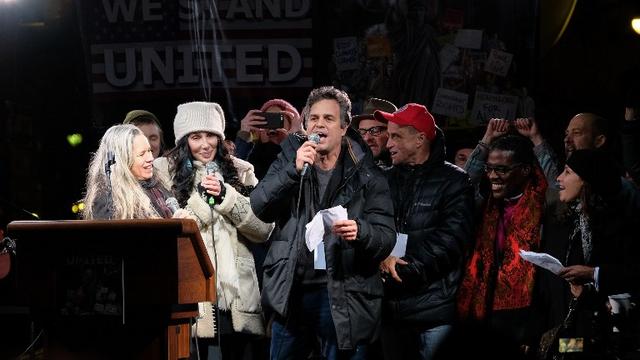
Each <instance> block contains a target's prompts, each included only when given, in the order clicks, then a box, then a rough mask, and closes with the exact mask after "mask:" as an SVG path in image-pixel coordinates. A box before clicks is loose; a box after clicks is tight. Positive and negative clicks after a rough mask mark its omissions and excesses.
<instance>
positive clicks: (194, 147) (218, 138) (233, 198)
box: [154, 102, 273, 360]
mask: <svg viewBox="0 0 640 360" xmlns="http://www.w3.org/2000/svg"><path fill="white" fill-rule="evenodd" d="M224 127H225V120H224V113H223V111H222V109H221V108H220V105H218V104H216V103H208V102H190V103H186V104H182V105H179V106H178V112H177V114H176V117H175V120H174V123H173V130H174V133H175V138H176V140H175V143H176V146H175V147H174V148H173V149H172V150H170V151H169V152H168V153H167V155H166V157H161V158H158V159H156V160H155V161H154V167H155V169H156V171H157V173H158V176H159V178H160V179H161V180H162V181H163V182H164V183H165V184H166V185H167V186H168V187H169V188H170V189H171V191H172V192H173V194H174V195H175V197H176V198H177V199H178V202H179V203H180V206H181V207H184V208H185V209H186V210H187V211H189V212H191V213H192V214H193V215H194V216H195V217H196V218H197V222H198V226H199V228H200V232H201V235H202V239H203V240H204V243H205V245H206V248H207V251H208V253H209V256H210V258H211V262H212V263H213V264H214V267H215V268H216V283H217V294H218V296H217V309H216V307H215V306H214V305H215V304H210V303H204V304H200V315H201V316H200V318H199V319H198V321H197V323H196V325H195V326H194V334H195V335H196V336H197V337H198V338H199V340H198V341H197V342H196V343H197V344H198V347H199V350H200V351H199V352H200V357H201V358H205V359H206V358H209V356H210V355H209V356H208V353H210V352H212V351H214V352H216V353H220V349H219V348H216V347H217V346H218V345H219V344H220V343H222V346H221V348H222V349H221V350H222V355H223V358H224V359H225V360H226V359H236V358H242V356H243V350H244V348H246V347H247V345H248V342H250V341H251V340H252V338H255V335H264V334H265V323H264V317H263V313H262V308H261V305H260V291H259V287H258V280H257V276H256V270H255V264H254V261H253V256H252V254H251V252H250V251H249V250H248V249H247V247H246V241H247V240H249V241H253V242H264V241H266V240H267V239H268V237H269V235H270V233H271V230H272V229H273V225H272V224H266V223H264V222H262V221H260V220H259V219H258V218H257V217H256V216H255V215H254V214H253V211H252V210H251V206H250V204H249V197H248V196H249V193H250V191H251V190H252V189H253V187H254V186H255V185H256V184H257V182H258V180H257V179H256V177H255V175H254V172H253V166H252V165H251V164H249V163H248V162H246V161H243V160H240V159H237V158H235V157H233V156H230V155H229V154H228V152H227V150H226V148H225V146H224ZM214 319H215V320H214ZM214 324H215V325H214ZM214 337H215V338H216V339H215V340H214Z"/></svg>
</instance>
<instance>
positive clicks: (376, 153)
mask: <svg viewBox="0 0 640 360" xmlns="http://www.w3.org/2000/svg"><path fill="white" fill-rule="evenodd" d="M376 110H381V111H385V112H388V113H393V112H395V111H396V110H398V108H397V107H396V106H395V105H393V104H392V103H391V102H389V101H387V100H383V99H378V98H369V99H368V100H367V101H366V102H365V104H364V107H363V110H362V114H360V115H355V116H353V119H352V120H351V124H352V126H353V127H354V128H355V129H356V130H358V132H359V133H360V135H361V136H362V138H363V139H364V141H365V142H366V143H367V145H368V146H369V149H371V152H372V153H373V159H374V161H375V163H376V165H378V167H379V168H381V169H382V170H386V169H388V168H389V167H390V166H391V158H390V157H389V151H388V150H387V140H388V139H389V133H388V132H387V121H386V120H385V119H384V118H383V119H376V118H375V117H374V116H373V112H374V111H376Z"/></svg>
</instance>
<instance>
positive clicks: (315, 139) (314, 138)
mask: <svg viewBox="0 0 640 360" xmlns="http://www.w3.org/2000/svg"><path fill="white" fill-rule="evenodd" d="M308 140H309V141H311V142H313V143H314V144H316V145H317V144H318V143H319V142H320V135H318V134H316V133H312V134H311V135H309V138H308ZM308 168H309V163H304V166H303V167H302V172H301V173H300V176H301V177H304V175H305V174H306V173H307V169H308Z"/></svg>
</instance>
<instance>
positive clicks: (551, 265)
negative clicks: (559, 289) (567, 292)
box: [520, 250, 564, 275]
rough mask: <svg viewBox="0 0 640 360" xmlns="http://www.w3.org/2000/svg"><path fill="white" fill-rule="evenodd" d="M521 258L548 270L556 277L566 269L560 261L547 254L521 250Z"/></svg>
mask: <svg viewBox="0 0 640 360" xmlns="http://www.w3.org/2000/svg"><path fill="white" fill-rule="evenodd" d="M520 257H521V258H523V259H524V260H526V261H528V262H530V263H532V264H534V265H538V266H540V267H541V268H543V269H547V270H549V271H551V272H552V273H554V274H556V275H558V273H559V272H560V271H561V270H562V269H564V266H562V263H561V262H560V260H558V259H556V258H554V257H553V256H551V255H549V254H546V253H537V252H534V251H525V250H520Z"/></svg>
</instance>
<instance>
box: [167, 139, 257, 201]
mask: <svg viewBox="0 0 640 360" xmlns="http://www.w3.org/2000/svg"><path fill="white" fill-rule="evenodd" d="M216 136H217V135H216ZM217 137H218V136H217ZM166 156H167V158H169V164H170V165H169V171H170V173H172V174H173V177H172V181H173V185H172V187H171V190H172V191H173V193H174V194H175V195H176V199H178V203H180V206H181V207H184V206H185V205H186V204H187V200H188V199H189V196H190V195H191V191H192V189H193V186H194V180H195V175H196V172H195V169H194V167H193V161H194V158H193V155H191V149H189V134H187V135H185V136H183V137H182V139H180V141H178V143H177V144H176V146H175V147H174V148H173V149H171V150H169V152H167V155H166ZM214 160H215V161H216V162H217V163H218V165H220V172H221V173H222V176H224V181H225V182H226V183H227V184H229V185H231V186H233V188H234V189H236V190H237V191H238V192H239V193H241V194H242V195H244V196H248V195H249V193H250V192H251V190H252V189H253V187H252V186H245V185H244V184H242V182H240V178H239V176H238V170H237V169H236V167H235V166H234V165H233V160H232V159H231V155H229V152H228V151H227V149H226V148H225V146H224V142H223V141H222V139H220V137H218V146H217V149H216V156H215V159H214Z"/></svg>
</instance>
